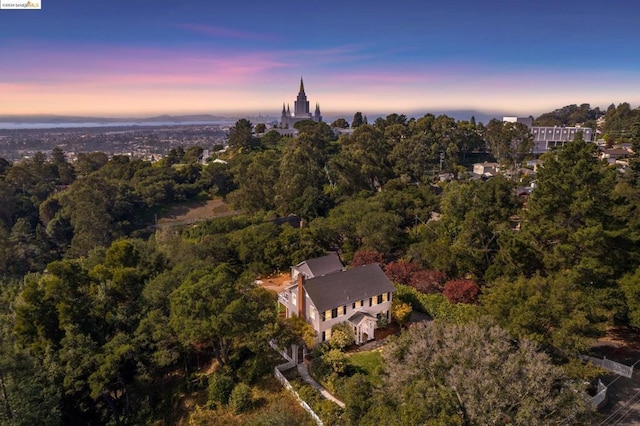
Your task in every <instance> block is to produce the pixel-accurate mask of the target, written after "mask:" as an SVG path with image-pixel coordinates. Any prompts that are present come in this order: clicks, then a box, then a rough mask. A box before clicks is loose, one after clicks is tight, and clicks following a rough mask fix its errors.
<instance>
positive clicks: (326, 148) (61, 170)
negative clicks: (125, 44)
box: [0, 104, 640, 425]
mask: <svg viewBox="0 0 640 426" xmlns="http://www.w3.org/2000/svg"><path fill="white" fill-rule="evenodd" d="M601 117H604V124H603V125H602V127H601V131H602V133H603V134H604V135H605V136H606V137H607V138H608V139H607V140H608V141H609V140H610V141H611V142H612V143H614V142H615V143H631V144H632V145H633V149H634V155H633V157H632V158H631V159H630V161H629V166H628V167H627V168H626V169H625V170H624V172H620V171H619V170H617V169H616V168H614V167H613V166H610V165H609V164H608V163H607V162H604V161H601V160H599V159H598V157H597V155H596V152H597V147H596V145H595V144H593V143H589V142H585V141H583V140H581V139H580V138H578V139H577V140H576V141H573V142H571V143H569V144H567V145H566V146H565V147H563V148H560V149H558V150H556V151H552V152H549V153H547V154H544V155H543V156H542V157H541V159H540V160H541V162H542V164H543V165H542V167H540V169H539V170H538V171H537V174H536V176H535V189H534V190H533V191H532V192H531V194H530V195H529V196H524V197H523V196H522V195H518V194H521V192H519V191H517V190H516V189H517V187H518V186H521V185H523V184H524V183H526V182H523V181H521V180H520V179H527V178H524V177H521V176H519V175H517V174H514V175H513V176H511V177H510V178H507V177H504V176H496V177H493V178H491V179H488V180H483V179H480V180H476V179H473V178H472V176H471V174H469V173H468V172H466V171H467V170H468V169H469V167H470V165H471V164H473V163H474V162H478V161H484V160H489V159H494V160H497V161H499V162H500V163H502V164H503V165H504V166H505V167H507V168H512V167H514V166H518V165H520V163H522V162H523V160H525V159H527V158H529V155H530V154H529V151H530V150H531V146H532V140H531V135H530V133H529V132H528V129H527V128H526V127H525V126H523V125H521V124H518V123H515V124H513V123H507V124H503V123H502V122H500V121H498V120H492V121H491V122H489V123H487V124H486V125H483V124H482V123H476V122H475V120H473V119H472V120H470V121H455V120H454V119H452V118H450V117H447V116H434V115H430V114H427V115H425V116H424V117H421V118H418V119H414V118H407V117H406V116H404V115H399V114H391V115H389V116H387V117H385V118H379V119H377V120H375V122H374V123H372V124H368V123H366V119H364V120H363V119H362V115H361V114H359V115H358V114H356V116H355V117H354V122H355V121H357V125H356V126H354V127H355V128H353V129H352V131H349V132H344V133H341V134H339V133H337V132H334V128H335V127H339V128H345V127H349V126H348V123H347V121H346V120H344V119H343V120H342V121H339V122H336V123H334V127H332V126H329V125H327V124H325V123H313V122H310V121H309V122H300V123H297V124H296V127H297V129H298V131H299V133H298V135H297V137H282V136H281V135H280V134H278V133H277V132H275V131H267V132H266V133H257V132H255V128H254V126H253V125H252V123H250V122H249V121H248V120H239V121H238V122H237V123H236V124H235V126H233V127H232V128H231V130H230V134H229V140H228V145H229V149H228V150H227V151H226V152H224V153H220V154H219V158H220V159H222V160H224V162H216V163H213V162H211V163H208V164H207V165H202V164H201V163H200V162H199V158H200V156H201V154H202V148H199V147H190V148H188V149H186V150H184V149H174V150H172V151H171V153H170V155H168V156H167V157H166V158H164V159H163V160H162V161H160V162H157V163H153V164H152V163H149V162H145V161H140V160H136V159H131V158H129V157H125V156H114V157H112V158H109V157H107V155H105V154H102V153H86V154H80V155H79V156H78V160H77V161H76V162H74V163H73V164H71V163H69V162H67V161H66V159H65V156H64V152H63V151H62V150H60V149H58V148H56V149H54V150H53V152H52V153H51V154H50V155H44V154H38V155H36V156H34V157H33V158H30V159H26V160H23V161H20V162H17V163H9V162H7V161H5V160H3V159H1V158H0V299H1V303H0V315H1V318H2V321H0V334H1V337H2V339H1V341H0V419H1V422H2V423H3V424H9V425H32V424H47V425H49V424H51V425H57V424H69V425H71V424H88V425H101V424H116V425H129V424H131V425H133V424H154V423H157V424H174V423H176V422H178V421H181V420H182V421H185V419H191V420H190V421H191V422H192V423H193V424H215V423H218V424H265V425H266V424H307V423H308V421H309V420H308V419H307V418H306V417H305V415H304V414H303V413H301V412H300V411H297V410H296V409H294V408H293V407H294V406H295V404H294V403H285V402H283V401H284V400H283V399H282V398H285V397H284V396H283V397H282V398H280V400H279V401H280V402H278V400H277V398H276V401H273V400H271V399H269V397H267V396H265V395H266V394H269V393H271V394H274V393H276V392H280V391H276V390H274V389H273V388H274V384H273V383H272V382H269V381H268V378H269V377H270V376H271V374H272V371H273V366H274V365H275V364H278V363H279V362H280V361H279V360H278V357H277V355H276V354H275V352H273V351H272V350H271V349H270V347H269V346H268V344H267V342H268V341H269V340H271V339H276V340H277V341H278V342H279V343H280V344H281V345H286V344H288V343H292V342H300V343H302V342H305V341H308V340H309V339H308V336H306V335H305V333H307V332H308V330H306V329H305V327H304V324H300V323H299V322H296V321H291V320H285V319H283V318H280V317H279V315H278V310H277V303H276V301H277V296H276V295H275V294H273V293H271V292H269V291H267V290H264V289H262V288H261V287H258V286H256V285H255V284H254V281H255V280H256V279H257V278H262V277H267V276H270V275H271V274H274V273H276V272H278V271H286V270H288V268H289V267H290V265H293V264H296V263H298V262H300V261H302V260H305V259H308V258H310V257H314V256H318V255H322V254H323V253H325V252H326V251H329V250H334V251H337V252H338V253H340V256H341V257H342V259H343V260H344V261H345V262H347V263H350V264H351V265H358V264H363V263H368V262H370V261H376V262H379V263H381V264H382V265H383V266H384V269H385V272H386V273H387V275H388V276H389V277H390V279H392V281H393V282H394V284H396V286H397V294H396V300H397V303H396V304H395V306H394V317H395V319H396V320H397V322H399V323H401V324H404V322H405V321H406V313H407V312H408V311H410V310H411V309H413V310H416V311H422V312H425V313H427V314H429V315H431V316H432V317H434V318H436V321H435V322H434V325H433V327H430V328H422V327H412V328H410V329H408V330H406V331H404V332H403V333H402V335H401V336H400V337H398V338H397V339H395V340H393V341H392V342H391V343H390V344H389V345H388V347H386V348H385V350H384V351H383V353H382V358H383V360H382V366H381V367H380V369H381V370H380V371H381V372H380V375H379V377H380V378H379V379H378V380H373V381H370V380H368V378H367V377H366V375H363V374H361V372H358V371H356V369H354V368H353V366H352V367H351V368H350V367H349V366H348V360H346V359H345V358H344V356H343V355H341V352H340V349H343V348H344V344H340V343H338V342H331V346H323V347H318V348H315V350H316V354H317V359H318V360H319V361H318V362H317V363H316V364H315V365H314V366H313V369H314V371H316V373H317V375H318V376H319V377H324V378H326V383H327V386H328V387H333V388H334V390H335V392H336V393H338V394H339V396H340V397H341V398H343V400H345V402H346V403H347V406H346V408H345V410H344V412H342V411H336V410H334V409H332V408H330V407H327V406H326V404H325V405H324V406H323V405H321V408H320V411H321V412H323V413H324V414H323V415H324V416H326V417H325V419H329V420H328V422H329V423H332V422H336V423H341V424H373V423H382V424H414V423H421V424H487V423H498V424H500V423H514V424H515V423H518V424H570V423H572V422H573V423H575V424H584V423H585V419H588V418H590V417H589V416H593V415H594V414H593V413H591V412H590V409H589V407H588V406H587V405H586V404H585V403H584V401H585V400H584V398H583V397H582V396H583V395H584V392H585V391H586V387H587V386H586V385H585V379H590V378H592V377H594V372H593V371H591V370H590V369H589V368H587V367H585V366H582V365H581V364H580V363H579V362H576V361H575V359H576V356H577V355H578V354H580V353H584V352H587V351H588V350H589V347H590V345H591V343H592V342H593V339H595V338H597V337H599V336H602V335H603V333H604V332H605V330H606V329H607V327H609V326H611V325H624V326H629V327H632V328H634V329H636V328H637V327H640V241H639V240H640V157H638V155H639V153H640V110H639V109H631V108H630V106H629V104H621V105H619V106H618V107H615V106H611V107H609V109H607V111H606V112H604V114H603V113H602V112H601V111H600V110H599V109H598V108H596V109H591V108H590V107H589V105H581V106H580V107H577V106H575V105H572V106H568V107H565V108H563V109H560V110H556V111H554V112H552V113H548V114H544V115H543V116H541V117H539V118H538V119H537V120H536V121H537V122H538V123H539V124H541V125H568V124H575V123H587V122H590V121H595V120H597V119H599V118H601ZM556 123H557V124H556ZM354 124H355V123H354ZM260 130H262V129H260ZM442 172H450V173H452V174H453V176H455V179H453V180H452V181H444V182H440V181H439V178H438V175H439V174H441V173H442ZM214 197H219V198H222V199H224V200H225V201H226V202H228V203H229V204H231V205H233V206H234V208H236V209H237V210H238V211H240V212H241V214H238V215H235V216H233V217H226V218H220V219H212V220H207V221H203V222H200V223H197V224H194V225H189V226H184V227H173V228H171V227H164V228H162V227H160V228H159V227H156V226H154V223H155V220H154V218H155V216H156V215H158V214H162V212H163V211H165V210H166V209H167V208H168V206H171V205H176V204H180V203H186V202H189V201H194V200H203V199H210V198H214ZM289 215H296V216H297V217H299V218H300V219H301V220H302V224H303V226H301V227H300V228H294V227H291V226H290V225H288V224H283V225H281V224H280V222H279V221H276V220H275V219H277V218H282V217H286V216H289ZM336 335H339V333H337V334H336ZM429 342H431V343H429ZM456 342H458V343H456ZM460 342H462V343H464V344H462V345H461V343H460ZM514 342H517V344H516V343H514ZM479 345H480V346H482V347H483V348H485V349H483V351H484V352H483V353H484V354H485V355H484V356H485V357H486V360H487V362H486V363H484V362H482V363H477V362H476V361H477V360H476V358H475V354H477V351H476V349H477V348H479V347H480V346H479ZM309 346H311V345H310V344H309ZM473 348H476V349H473ZM472 349H473V350H472ZM474 351H475V352H474ZM478 351H479V349H478ZM476 363H477V364H480V365H481V366H484V367H486V369H482V368H480V367H478V366H477V365H475V364H476ZM498 366H499V368H498ZM516 366H521V367H520V368H521V369H520V370H518V369H517V368H516ZM209 369H212V370H209ZM425 369H427V370H425ZM424 371H430V372H432V374H425V373H424ZM498 375H499V376H498ZM523 375H524V376H523ZM522 377H529V378H530V377H535V381H536V385H535V386H528V387H527V388H526V389H525V388H524V387H522V386H520V387H519V386H518V380H519V379H518V378H522ZM521 380H524V379H521ZM527 380H530V379H527ZM483 383H484V384H485V385H486V386H481V385H482V384H483ZM510 383H514V385H513V388H512V389H510V390H508V391H505V392H494V391H491V388H495V387H496V386H501V385H506V384H510ZM275 388H278V386H275ZM194 395H200V396H202V395H204V400H202V401H201V400H200V399H197V398H196V397H195V396H194ZM425 395H428V397H425ZM474 395H475V396H474ZM478 395H483V398H485V399H484V401H483V402H484V403H485V404H484V405H482V406H479V405H478V401H477V398H478ZM505 395H506V396H505ZM190 396H192V397H193V398H195V399H196V400H197V401H196V402H197V403H193V404H191V405H189V404H188V403H187V402H188V401H187V402H185V400H186V399H188V398H189V397H190ZM541 401H544V402H545V403H544V404H542V402H541ZM278 404H280V405H278ZM329 405H331V404H330V403H329ZM196 406H197V407H199V408H195V407H196ZM322 407H324V408H322ZM483 407H484V408H483ZM487 407H488V408H487ZM485 408H486V409H485ZM585 416H586V417H585ZM198 419H199V420H198ZM216 419H217V420H216ZM532 419H535V421H536V422H539V421H541V422H542V423H534V422H533V420H532ZM539 419H543V420H539ZM163 422H164V423H163Z"/></svg>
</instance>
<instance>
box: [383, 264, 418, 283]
mask: <svg viewBox="0 0 640 426" xmlns="http://www.w3.org/2000/svg"><path fill="white" fill-rule="evenodd" d="M417 270H418V266H417V265H416V264H414V263H410V262H407V261H405V260H400V261H398V262H389V263H388V264H387V266H385V267H384V273H385V274H387V278H389V279H390V280H391V281H393V282H394V283H398V284H404V285H409V283H410V282H411V275H413V273H414V272H415V271H417Z"/></svg>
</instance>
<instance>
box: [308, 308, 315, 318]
mask: <svg viewBox="0 0 640 426" xmlns="http://www.w3.org/2000/svg"><path fill="white" fill-rule="evenodd" d="M309 318H311V319H312V320H315V319H316V308H311V310H310V311H309Z"/></svg>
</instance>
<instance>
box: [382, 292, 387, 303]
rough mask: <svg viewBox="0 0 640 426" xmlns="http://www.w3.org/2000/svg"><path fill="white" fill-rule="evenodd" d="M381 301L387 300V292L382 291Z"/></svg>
mask: <svg viewBox="0 0 640 426" xmlns="http://www.w3.org/2000/svg"><path fill="white" fill-rule="evenodd" d="M382 301H383V302H388V301H389V293H382Z"/></svg>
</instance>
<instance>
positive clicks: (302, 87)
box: [300, 77, 304, 93]
mask: <svg viewBox="0 0 640 426" xmlns="http://www.w3.org/2000/svg"><path fill="white" fill-rule="evenodd" d="M300 93H304V82H303V81H302V77H300Z"/></svg>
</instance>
